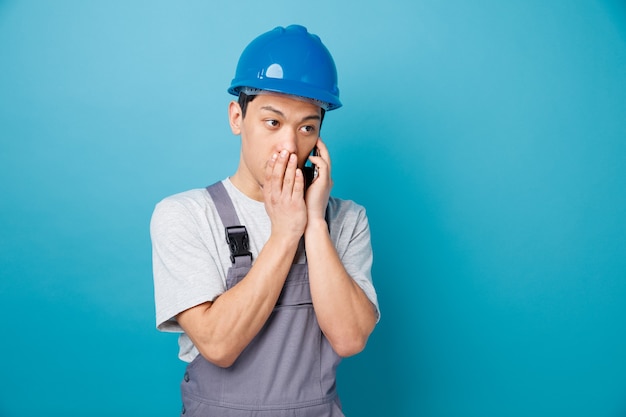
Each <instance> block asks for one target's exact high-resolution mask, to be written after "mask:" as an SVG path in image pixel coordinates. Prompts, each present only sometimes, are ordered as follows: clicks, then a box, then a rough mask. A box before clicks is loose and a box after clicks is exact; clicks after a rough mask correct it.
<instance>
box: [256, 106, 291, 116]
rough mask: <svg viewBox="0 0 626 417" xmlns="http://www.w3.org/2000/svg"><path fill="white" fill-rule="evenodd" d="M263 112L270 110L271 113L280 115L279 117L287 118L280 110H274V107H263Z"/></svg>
mask: <svg viewBox="0 0 626 417" xmlns="http://www.w3.org/2000/svg"><path fill="white" fill-rule="evenodd" d="M261 110H269V111H271V112H274V113H276V114H278V115H279V116H281V117H285V115H284V114H283V112H282V111H280V110H278V109H275V108H274V107H272V106H263V107H261Z"/></svg>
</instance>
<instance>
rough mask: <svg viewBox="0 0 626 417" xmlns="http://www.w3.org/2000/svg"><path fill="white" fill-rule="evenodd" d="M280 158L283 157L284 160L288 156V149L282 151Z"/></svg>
mask: <svg viewBox="0 0 626 417" xmlns="http://www.w3.org/2000/svg"><path fill="white" fill-rule="evenodd" d="M280 156H281V157H282V158H284V157H286V156H287V150H286V149H283V150H282V151H280Z"/></svg>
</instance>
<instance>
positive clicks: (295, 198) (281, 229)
mask: <svg viewBox="0 0 626 417" xmlns="http://www.w3.org/2000/svg"><path fill="white" fill-rule="evenodd" d="M263 195H264V199H265V210H266V211H267V214H268V216H269V217H270V221H271V222H272V235H273V236H276V237H284V238H286V239H289V240H291V239H294V240H299V239H300V238H301V237H302V235H303V233H304V229H305V228H306V223H307V211H306V203H305V201H304V176H303V174H302V171H301V170H300V169H299V168H298V162H297V157H296V155H295V154H289V153H288V152H287V151H286V150H283V151H282V152H281V153H280V154H274V155H272V157H271V158H270V159H269V161H268V162H267V165H266V168H265V184H264V186H263Z"/></svg>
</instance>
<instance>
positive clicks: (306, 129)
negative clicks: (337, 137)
mask: <svg viewBox="0 0 626 417" xmlns="http://www.w3.org/2000/svg"><path fill="white" fill-rule="evenodd" d="M300 130H302V131H303V132H304V133H311V132H315V127H314V126H302V127H301V128H300Z"/></svg>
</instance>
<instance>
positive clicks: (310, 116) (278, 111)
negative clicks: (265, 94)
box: [261, 106, 322, 122]
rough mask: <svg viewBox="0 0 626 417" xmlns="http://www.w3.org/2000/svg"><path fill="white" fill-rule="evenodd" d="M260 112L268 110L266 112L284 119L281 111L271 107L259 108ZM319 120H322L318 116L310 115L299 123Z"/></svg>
mask: <svg viewBox="0 0 626 417" xmlns="http://www.w3.org/2000/svg"><path fill="white" fill-rule="evenodd" d="M261 110H268V111H271V112H273V113H276V114H277V115H279V116H280V117H285V114H284V113H283V112H282V111H280V110H278V109H276V108H274V107H272V106H263V107H261ZM321 119H322V118H321V117H320V115H319V114H311V115H309V116H305V117H303V118H302V120H301V121H300V122H304V121H306V120H321Z"/></svg>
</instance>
